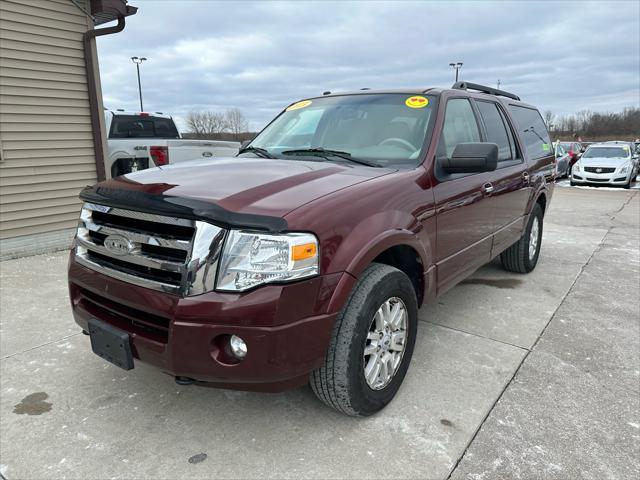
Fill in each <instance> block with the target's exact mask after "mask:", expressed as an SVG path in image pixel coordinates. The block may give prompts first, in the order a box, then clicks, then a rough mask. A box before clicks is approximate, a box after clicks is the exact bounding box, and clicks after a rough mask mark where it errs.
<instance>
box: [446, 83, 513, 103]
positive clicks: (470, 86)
mask: <svg viewBox="0 0 640 480" xmlns="http://www.w3.org/2000/svg"><path fill="white" fill-rule="evenodd" d="M451 88H453V89H455V90H476V91H478V92H482V93H488V94H490V95H498V96H501V97H507V98H512V99H513V100H520V97H519V96H517V95H514V94H513V93H509V92H505V91H504V90H498V89H497V88H491V87H485V86H484V85H479V84H477V83H471V82H456V83H454V84H453V86H452V87H451Z"/></svg>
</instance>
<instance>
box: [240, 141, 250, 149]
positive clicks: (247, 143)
mask: <svg viewBox="0 0 640 480" xmlns="http://www.w3.org/2000/svg"><path fill="white" fill-rule="evenodd" d="M250 143H251V140H244V141H243V142H242V143H241V144H240V150H242V149H243V148H244V147H246V146H247V145H249V144H250Z"/></svg>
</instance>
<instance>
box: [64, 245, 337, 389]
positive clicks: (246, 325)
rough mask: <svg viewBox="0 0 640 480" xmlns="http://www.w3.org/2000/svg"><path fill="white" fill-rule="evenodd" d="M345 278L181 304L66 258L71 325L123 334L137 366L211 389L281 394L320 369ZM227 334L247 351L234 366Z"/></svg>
mask: <svg viewBox="0 0 640 480" xmlns="http://www.w3.org/2000/svg"><path fill="white" fill-rule="evenodd" d="M344 275H348V274H342V273H336V274H332V275H325V276H319V277H315V278H312V279H309V280H305V281H300V282H296V283H291V284H287V285H268V286H264V287H262V288H258V289H256V290H253V291H250V292H246V293H243V294H227V293H217V292H211V293H206V294H202V295H198V296H193V297H186V298H182V297H179V296H175V295H171V294H167V293H163V292H158V291H155V290H150V289H147V288H144V287H138V286H135V285H131V284H129V283H125V282H122V281H120V280H117V279H114V278H111V277H107V276H105V275H102V274H100V273H98V272H95V271H93V270H91V269H88V268H86V267H84V266H82V265H80V264H78V263H76V262H75V260H74V257H73V253H72V255H71V258H70V261H69V292H70V298H71V306H72V309H73V315H74V318H75V321H76V323H77V324H78V325H79V326H80V327H81V328H82V329H84V330H87V322H88V320H89V318H92V317H93V318H97V319H99V320H102V321H104V322H107V323H109V324H111V325H113V326H115V327H117V328H119V329H121V330H124V331H126V332H128V333H129V335H130V339H131V347H132V352H133V356H134V358H135V359H136V360H139V361H142V362H144V363H148V364H151V365H154V366H156V367H157V368H159V369H161V370H162V371H164V372H166V373H168V374H170V375H174V376H182V377H189V378H192V379H195V380H196V381H198V382H204V383H207V384H211V386H219V387H224V388H236V389H243V390H257V391H281V390H284V389H287V388H291V387H293V386H297V385H300V384H304V383H306V382H307V381H308V375H309V373H310V372H311V371H313V370H314V369H316V368H318V367H319V366H321V365H322V362H323V361H324V357H325V355H326V352H327V348H328V345H329V340H330V337H331V332H332V329H333V324H334V322H335V318H336V316H337V312H333V313H330V312H329V311H328V310H329V302H330V300H331V297H332V295H333V292H334V290H335V289H336V287H337V285H338V283H339V282H340V279H341V278H342V277H343V276H344ZM232 334H235V335H238V336H240V337H242V338H243V339H244V341H245V342H246V344H247V348H248V354H247V356H246V358H245V359H244V360H242V361H240V362H235V363H234V362H230V361H229V358H228V356H225V354H224V352H223V348H222V346H221V343H220V342H221V339H224V338H225V337H226V336H228V335H232Z"/></svg>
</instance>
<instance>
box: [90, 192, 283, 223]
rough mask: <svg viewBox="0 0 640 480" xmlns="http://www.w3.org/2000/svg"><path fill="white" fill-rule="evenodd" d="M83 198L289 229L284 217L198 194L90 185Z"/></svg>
mask: <svg viewBox="0 0 640 480" xmlns="http://www.w3.org/2000/svg"><path fill="white" fill-rule="evenodd" d="M80 199H82V200H84V201H85V202H91V203H97V204H100V205H106V206H109V207H116V208H122V209H125V210H134V211H137V212H145V213H155V214H157V215H166V216H171V217H178V218H186V219H189V220H202V221H205V222H210V223H213V224H215V225H217V226H219V227H222V228H226V229H231V228H232V229H248V230H264V231H267V232H271V233H278V232H283V231H285V230H287V228H288V226H289V225H288V224H287V221H286V220H285V219H284V218H280V217H272V216H269V215H256V214H251V213H237V212H232V211H230V210H226V209H224V208H222V207H220V206H219V205H216V204H215V203H209V202H205V201H204V200H197V199H194V198H182V197H172V196H168V195H152V194H149V193H146V192H138V191H135V190H120V189H114V188H107V187H101V186H99V185H93V186H88V187H86V188H84V189H83V190H82V191H81V192H80Z"/></svg>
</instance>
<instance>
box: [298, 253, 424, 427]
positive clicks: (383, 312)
mask: <svg viewBox="0 0 640 480" xmlns="http://www.w3.org/2000/svg"><path fill="white" fill-rule="evenodd" d="M417 320H418V304H417V300H416V293H415V290H414V288H413V285H412V283H411V280H409V277H407V276H406V275H405V274H404V273H403V272H401V271H400V270H398V269H396V268H393V267H390V266H388V265H382V264H377V263H374V264H371V265H370V266H369V267H367V269H366V270H365V271H364V273H363V274H362V276H361V278H360V280H359V281H358V283H357V284H356V286H355V287H354V290H353V292H352V293H351V295H350V296H349V299H348V300H347V303H346V305H345V306H344V308H343V310H342V312H341V313H340V315H339V316H338V318H337V320H336V324H335V326H334V329H333V335H332V338H331V343H330V345H329V351H328V352H327V358H326V360H325V363H324V365H323V366H322V367H320V368H319V369H318V370H316V371H314V372H313V373H312V374H311V378H310V383H311V388H312V389H313V391H314V393H315V394H316V396H317V397H318V398H319V399H320V400H322V401H323V402H324V403H325V404H326V405H328V406H329V407H331V408H333V409H335V410H337V411H339V412H341V413H345V414H347V415H351V416H367V415H372V414H374V413H376V412H377V411H379V410H381V409H382V408H384V407H385V405H387V404H388V403H389V402H390V401H391V400H392V399H393V397H394V396H395V394H396V393H397V392H398V389H399V388H400V385H401V384H402V381H403V380H404V376H405V374H406V372H407V369H408V367H409V363H410V361H411V356H412V355H413V348H414V345H415V340H416V332H417Z"/></svg>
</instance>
